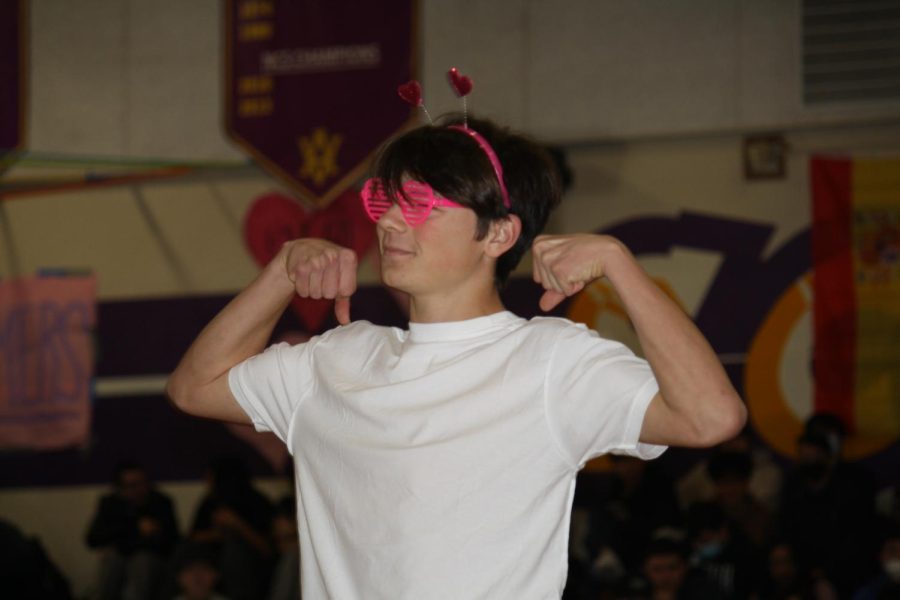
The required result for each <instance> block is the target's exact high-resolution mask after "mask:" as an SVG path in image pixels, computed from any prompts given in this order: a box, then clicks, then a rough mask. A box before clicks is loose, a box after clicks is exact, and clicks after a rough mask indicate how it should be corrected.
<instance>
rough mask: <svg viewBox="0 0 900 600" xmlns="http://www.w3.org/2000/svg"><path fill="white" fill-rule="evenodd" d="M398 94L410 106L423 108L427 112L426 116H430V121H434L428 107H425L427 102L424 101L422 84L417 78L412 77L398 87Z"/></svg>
mask: <svg viewBox="0 0 900 600" xmlns="http://www.w3.org/2000/svg"><path fill="white" fill-rule="evenodd" d="M397 94H399V95H400V97H401V98H403V100H404V101H405V102H407V103H409V105H410V106H416V107H418V108H421V109H422V111H424V112H425V116H426V117H428V122H429V123H432V124H433V123H434V121H433V120H432V118H431V115H430V114H428V109H427V108H425V103H424V102H423V101H422V86H421V85H420V84H419V82H418V81H416V80H415V79H411V80H410V81H407V82H406V83H404V84H401V85H399V86H398V87H397Z"/></svg>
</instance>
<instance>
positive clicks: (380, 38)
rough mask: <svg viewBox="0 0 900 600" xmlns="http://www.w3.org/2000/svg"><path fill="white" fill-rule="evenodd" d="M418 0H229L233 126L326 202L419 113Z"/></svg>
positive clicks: (253, 148)
mask: <svg viewBox="0 0 900 600" xmlns="http://www.w3.org/2000/svg"><path fill="white" fill-rule="evenodd" d="M415 8H416V2H415V0H383V1H380V2H356V1H351V0H329V1H328V2H322V1H321V0H227V1H226V3H225V11H226V12H225V40H226V60H225V87H226V89H225V94H226V99H225V101H226V115H225V127H226V131H227V133H228V135H229V136H230V137H231V138H232V139H233V140H235V141H236V142H237V143H238V144H240V146H241V147H242V148H243V149H244V150H245V151H246V152H248V153H249V154H250V155H251V156H252V157H253V158H254V159H256V160H257V161H258V162H259V163H260V164H261V165H262V166H263V167H264V168H265V169H267V170H268V171H269V172H270V173H272V174H274V175H276V176H278V177H279V178H280V179H282V180H284V181H286V182H287V183H288V184H289V185H290V186H291V187H292V188H293V189H294V190H295V191H297V192H298V193H299V194H301V195H302V196H303V197H305V198H306V199H307V200H309V201H311V202H314V203H315V204H317V205H319V206H324V205H327V204H328V203H330V202H331V201H332V200H333V199H335V198H337V197H338V196H339V195H340V194H341V192H342V191H344V190H345V189H346V188H347V187H348V186H349V185H351V184H353V183H354V182H355V181H356V180H358V179H359V178H360V177H361V176H362V174H363V172H364V170H365V169H366V167H367V166H368V161H369V159H370V158H371V157H372V155H373V153H374V151H375V150H376V149H377V148H378V147H379V145H381V143H382V142H384V141H385V140H387V139H388V138H390V137H391V136H392V135H394V134H395V133H397V132H398V131H399V130H400V129H402V128H403V127H404V126H405V125H406V124H407V122H408V121H409V120H410V119H411V112H410V107H409V105H407V104H406V103H404V102H403V101H401V100H400V99H399V98H398V97H397V86H398V85H400V84H402V83H405V82H406V81H408V80H410V79H412V78H413V71H414V69H413V57H414V56H415V54H416V52H415V47H414V38H415V24H416V10H415Z"/></svg>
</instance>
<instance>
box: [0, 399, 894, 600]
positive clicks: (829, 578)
mask: <svg viewBox="0 0 900 600" xmlns="http://www.w3.org/2000/svg"><path fill="white" fill-rule="evenodd" d="M844 435H845V431H844V428H843V425H842V423H841V422H840V420H839V419H837V418H835V417H833V416H830V415H825V414H820V415H815V416H813V417H811V418H810V419H809V420H808V421H807V424H806V428H805V431H804V432H803V434H802V435H801V436H800V437H799V439H798V440H797V458H796V460H795V461H794V462H793V463H792V464H788V465H780V464H779V463H777V462H776V461H774V460H773V458H772V457H771V456H770V454H769V453H768V452H767V451H766V450H765V449H764V448H763V447H762V446H760V445H758V444H756V443H755V440H754V438H753V436H752V434H750V433H749V432H744V433H742V434H741V435H739V436H738V437H736V438H735V439H733V440H730V441H728V442H726V443H724V444H722V445H721V446H719V447H717V448H715V449H714V450H713V451H712V453H711V454H709V456H708V458H707V459H705V460H703V461H701V462H700V463H698V464H697V465H695V466H694V468H693V469H691V470H690V471H688V472H687V473H685V474H684V475H682V476H681V477H680V478H678V479H677V480H673V479H672V478H671V477H670V476H669V475H668V474H667V473H666V471H665V470H663V469H662V468H660V465H659V463H658V462H654V461H650V462H644V461H641V460H638V459H635V458H630V457H616V456H613V457H611V464H612V469H611V471H610V472H609V473H604V474H602V475H599V476H594V475H591V474H589V473H584V474H582V475H581V476H580V477H579V482H578V485H577V486H576V490H577V491H576V497H575V503H574V509H573V515H572V530H571V536H570V552H569V562H570V566H569V578H568V582H567V586H566V590H565V593H564V596H563V597H564V599H565V600H588V599H590V600H606V599H610V600H619V599H621V600H625V599H635V600H636V599H653V600H675V599H680V600H684V599H702V600H717V599H732V598H734V599H760V600H763V599H779V600H788V599H807V598H811V599H817V600H830V599H838V598H851V599H856V600H873V599H884V598H900V502H898V501H897V499H898V487H897V484H896V483H895V484H894V486H893V487H887V488H884V489H882V490H878V489H876V484H875V481H874V479H873V478H872V476H871V475H870V474H868V473H867V472H866V471H864V470H863V469H862V468H861V467H859V466H856V465H854V464H850V463H846V462H845V461H843V460H842V445H843V439H844ZM295 510H296V504H295V499H294V498H293V497H285V498H283V499H282V500H281V501H280V502H277V503H273V502H271V501H270V500H269V499H268V498H267V497H266V496H265V495H263V494H262V493H260V492H259V491H257V490H256V489H254V487H253V485H252V482H251V479H250V476H249V473H248V471H247V469H246V466H245V465H244V464H243V463H242V462H241V461H240V460H239V459H237V458H235V457H220V458H217V459H215V460H214V461H213V462H212V463H211V465H210V468H209V472H208V476H207V489H206V493H205V495H204V497H203V498H202V500H201V501H200V503H199V505H198V506H197V508H196V510H195V511H194V516H193V521H192V523H191V524H190V527H189V528H188V529H187V531H186V532H185V533H184V535H182V532H181V531H180V530H179V526H178V523H177V520H176V516H175V510H174V506H173V503H172V500H171V499H170V498H169V497H168V496H167V495H165V494H164V493H162V492H161V491H159V490H158V489H156V488H155V487H154V486H153V484H152V482H151V481H150V480H149V479H148V476H147V473H146V471H145V470H144V469H143V468H142V467H141V466H140V465H138V464H136V463H123V464H121V465H119V467H118V468H117V469H116V472H115V475H114V481H113V490H112V491H111V492H110V493H108V494H106V495H104V496H103V497H102V498H101V499H100V501H99V503H98V505H97V508H96V511H95V514H94V515H93V517H92V519H91V521H90V523H89V524H88V525H87V527H86V531H85V540H84V541H85V544H86V545H87V547H89V548H91V549H92V550H93V551H96V552H97V553H98V554H99V558H100V561H99V565H100V568H99V570H98V577H97V582H96V585H95V586H94V592H93V596H92V597H93V598H97V599H98V600H107V599H113V598H115V599H119V598H121V599H127V600H138V599H140V600H162V599H165V600H171V599H173V598H175V599H178V600H287V599H292V598H299V597H300V581H299V568H298V564H299V548H298V536H297V522H296V516H295ZM0 580H3V581H5V582H9V584H8V585H6V586H5V590H6V591H8V592H10V593H13V594H14V596H13V597H16V598H21V599H24V600H27V599H28V598H49V599H55V598H59V599H65V598H71V597H72V596H71V594H70V593H69V590H68V586H67V585H66V581H65V578H64V577H63V576H62V575H61V574H60V573H59V571H58V570H57V569H56V568H55V567H54V566H53V564H52V562H51V561H50V560H49V559H48V557H47V554H46V553H45V552H44V550H43V548H41V546H40V544H39V542H37V541H36V540H33V539H28V538H26V537H25V536H23V535H22V534H21V533H20V532H18V531H17V530H16V528H15V527H14V526H12V525H11V524H7V523H3V522H0Z"/></svg>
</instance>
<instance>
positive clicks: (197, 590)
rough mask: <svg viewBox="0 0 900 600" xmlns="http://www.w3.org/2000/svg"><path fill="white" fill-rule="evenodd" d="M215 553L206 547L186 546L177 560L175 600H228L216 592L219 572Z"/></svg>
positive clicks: (198, 545) (200, 545)
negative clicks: (176, 591)
mask: <svg viewBox="0 0 900 600" xmlns="http://www.w3.org/2000/svg"><path fill="white" fill-rule="evenodd" d="M217 562H218V561H217V558H216V552H215V550H214V549H213V548H212V547H211V546H208V545H203V544H187V545H186V546H185V547H183V548H182V550H181V552H180V556H179V558H178V567H177V579H178V589H179V590H180V593H179V594H178V596H176V597H175V600H228V598H227V597H225V596H223V595H221V594H219V593H218V592H217V591H216V584H217V583H218V581H219V570H218V567H216V564H217Z"/></svg>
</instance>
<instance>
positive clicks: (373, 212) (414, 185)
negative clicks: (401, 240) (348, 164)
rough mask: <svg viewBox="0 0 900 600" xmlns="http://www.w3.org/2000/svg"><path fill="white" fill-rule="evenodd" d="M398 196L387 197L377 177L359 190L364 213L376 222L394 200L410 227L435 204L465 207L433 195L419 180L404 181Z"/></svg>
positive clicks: (425, 215) (425, 217)
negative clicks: (401, 191)
mask: <svg viewBox="0 0 900 600" xmlns="http://www.w3.org/2000/svg"><path fill="white" fill-rule="evenodd" d="M399 196H400V197H399V198H396V199H394V198H388V195H387V192H386V191H385V188H384V182H383V181H382V180H381V179H378V178H374V179H369V180H368V181H366V183H365V185H363V189H362V192H360V197H361V198H362V203H363V208H365V210H366V214H367V215H369V218H370V219H372V220H373V221H374V222H376V223H377V222H378V221H379V219H381V217H383V216H384V214H385V213H386V212H387V211H388V210H390V208H391V205H393V204H394V201H395V200H396V202H397V204H398V205H399V206H400V211H401V212H402V213H403V218H404V219H405V220H406V222H407V223H408V224H409V226H410V227H415V226H416V225H419V224H421V223H422V222H424V221H425V219H427V218H428V215H430V214H431V210H432V209H433V208H434V207H435V206H442V207H447V208H466V207H465V206H463V205H462V204H459V203H458V202H453V201H452V200H447V199H446V198H442V197H440V196H437V195H435V193H434V190H433V189H431V186H430V185H428V184H427V183H422V182H420V181H413V180H409V181H404V182H403V193H402V194H399Z"/></svg>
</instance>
